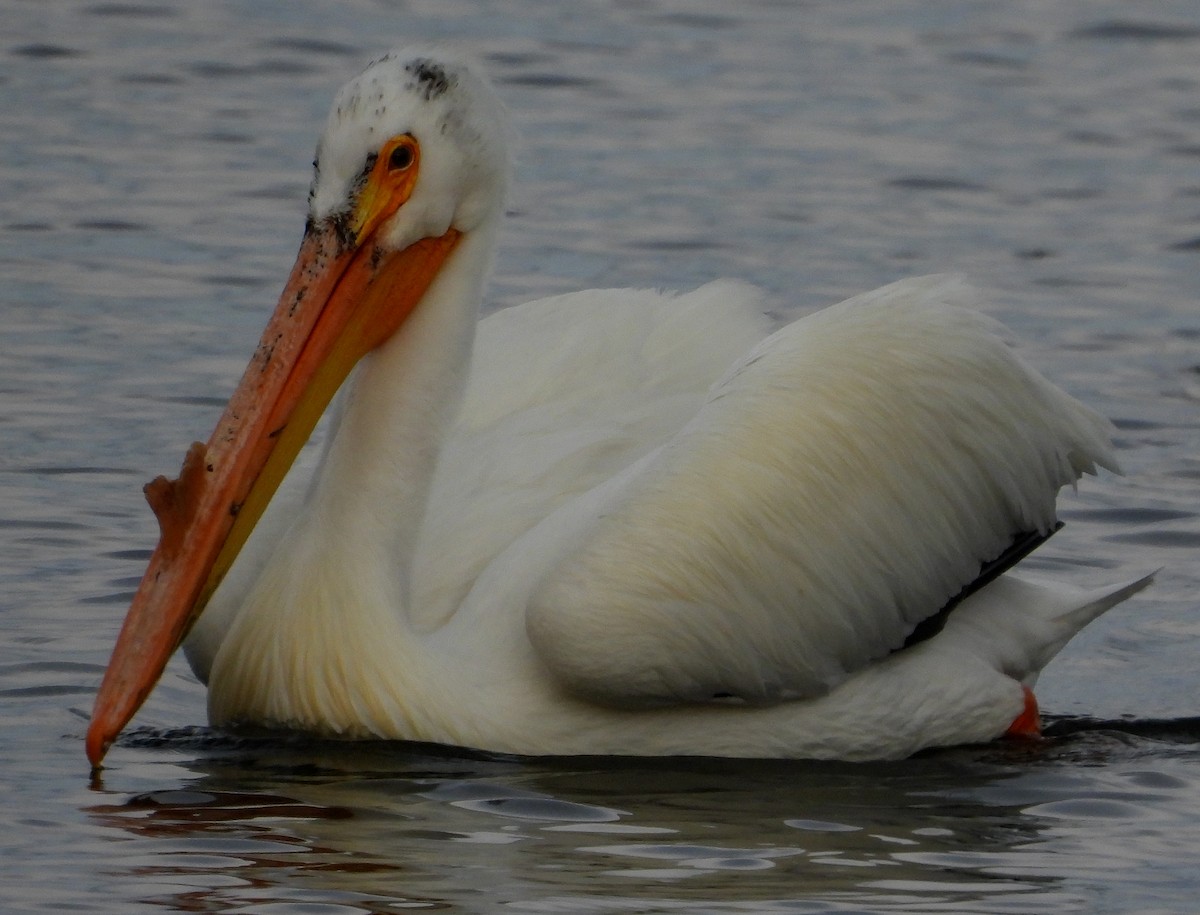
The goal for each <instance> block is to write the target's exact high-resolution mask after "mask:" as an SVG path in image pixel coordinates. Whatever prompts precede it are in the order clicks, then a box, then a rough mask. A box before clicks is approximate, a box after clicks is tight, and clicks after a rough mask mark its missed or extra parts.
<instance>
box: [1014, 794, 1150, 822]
mask: <svg viewBox="0 0 1200 915" xmlns="http://www.w3.org/2000/svg"><path fill="white" fill-rule="evenodd" d="M1024 812H1025V813H1027V814H1030V815H1032V816H1039V817H1053V818H1054V819H1059V820H1143V819H1148V818H1149V819H1154V815H1153V814H1151V813H1148V811H1147V810H1146V808H1145V807H1144V806H1143V805H1141V804H1130V803H1127V802H1125V801H1118V800H1113V799H1111V798H1102V797H1078V798H1071V799H1069V800H1065V801H1049V802H1048V803H1045V804H1035V805H1034V806H1033V807H1026V808H1025V811H1024Z"/></svg>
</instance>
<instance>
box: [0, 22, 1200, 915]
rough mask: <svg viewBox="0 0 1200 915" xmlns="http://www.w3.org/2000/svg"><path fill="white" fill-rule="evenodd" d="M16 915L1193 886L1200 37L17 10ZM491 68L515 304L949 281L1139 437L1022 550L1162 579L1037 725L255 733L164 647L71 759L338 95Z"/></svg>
mask: <svg viewBox="0 0 1200 915" xmlns="http://www.w3.org/2000/svg"><path fill="white" fill-rule="evenodd" d="M3 19H4V29H3V33H2V40H0V188H2V190H3V192H2V193H0V314H2V315H3V326H2V329H0V429H2V432H3V442H4V449H3V456H2V457H0V556H3V557H4V558H3V561H2V562H0V697H3V704H2V705H0V798H2V799H3V803H4V806H5V810H6V811H7V822H8V824H9V828H8V829H6V830H4V831H3V835H2V837H0V870H2V871H3V873H2V875H0V907H3V908H5V909H6V910H12V911H37V910H49V911H61V910H64V909H67V908H70V909H72V910H77V911H100V912H109V911H121V912H133V911H141V910H145V911H163V910H167V911H173V910H177V911H238V912H253V913H281V912H321V913H326V912H329V913H334V912H338V913H340V912H394V911H402V910H407V909H434V910H451V911H464V912H493V911H506V910H508V911H517V912H676V911H681V912H737V911H748V912H772V911H779V912H824V911H854V912H862V911H920V912H930V911H948V912H971V911H979V912H984V911H987V912H1003V911H1050V910H1053V911H1061V912H1069V911H1078V912H1096V911H1111V912H1126V911H1164V912H1165V911H1177V912H1186V911H1191V910H1193V908H1194V898H1195V895H1196V892H1197V890H1198V889H1200V886H1198V883H1197V880H1196V877H1195V869H1194V860H1195V852H1194V849H1195V848H1197V847H1200V828H1198V827H1197V825H1196V824H1197V823H1200V816H1198V814H1200V761H1198V757H1197V725H1196V722H1195V719H1194V718H1193V716H1195V715H1197V714H1198V713H1200V710H1198V705H1200V703H1198V702H1197V698H1198V694H1200V689H1198V684H1200V677H1198V675H1197V674H1196V670H1195V664H1194V657H1195V654H1196V646H1197V642H1198V639H1200V617H1198V615H1197V614H1198V610H1200V598H1198V597H1197V595H1198V594H1200V562H1198V561H1197V556H1198V548H1200V515H1198V512H1200V508H1198V507H1200V304H1198V303H1200V269H1198V264H1200V260H1198V259H1200V101H1198V99H1200V92H1198V89H1200V12H1197V10H1196V8H1195V5H1194V4H1193V3H1190V2H1183V0H1180V2H1165V0H1164V2H1148V3H1141V4H1138V5H1136V7H1135V6H1131V5H1130V4H1127V3H1117V2H1104V0H1063V2H1059V3H1055V4H1043V3H1032V2H1031V3H1023V2H1017V3H1009V4H980V3H973V2H961V3H959V2H943V3H937V4H929V3H923V2H917V0H912V2H886V3H885V2H882V0H880V2H860V3H854V4H845V3H838V2H835V0H828V2H816V3H808V4H791V3H769V2H759V3H748V4H741V5H738V6H736V7H735V6H733V5H730V4H727V3H717V2H715V0H714V2H687V3H685V2H683V0H677V2H667V0H657V2H655V0H651V2H639V3H600V2H588V3H579V4H545V3H538V2H535V0H501V2H491V3H486V4H485V3H482V2H468V0H438V2H434V0H423V2H409V3H399V2H395V3H393V2H368V0H352V2H345V3H340V4H338V5H336V7H333V6H330V5H328V4H321V3H316V2H307V0H301V2H295V3H288V4H269V5H268V4H253V3H248V2H241V3H239V2H219V3H211V4H170V3H167V2H162V0H146V2H136V3H104V2H76V0H61V2H58V3H55V4H33V3H23V4H22V3H7V4H5V9H4V16H3ZM428 39H438V40H440V39H453V40H458V41H464V42H467V43H469V44H470V45H471V47H472V48H473V49H474V50H475V51H476V53H477V54H479V55H480V56H482V57H483V58H484V59H485V60H486V61H487V62H488V64H489V67H490V69H491V71H492V73H493V75H494V76H495V77H496V79H497V82H498V84H499V89H500V92H501V94H502V95H503V97H504V98H505V100H506V102H507V103H508V104H509V106H510V107H511V109H512V111H513V116H514V119H515V121H516V122H517V124H518V127H519V129H520V132H521V144H520V150H521V151H520V158H519V162H518V172H517V185H516V190H515V192H514V196H513V199H512V204H511V218H510V222H509V226H508V230H507V234H506V237H505V240H504V243H503V247H502V251H501V254H500V258H499V262H498V265H497V272H496V279H495V283H494V284H493V291H492V295H491V299H490V301H489V307H499V306H502V305H505V304H511V303H515V302H519V301H523V300H525V299H528V298H531V297H534V296H538V295H542V294H548V293H552V292H558V291H566V290H570V289H575V288H580V287H587V286H629V285H650V286H664V287H681V288H687V287H690V286H693V285H696V284H698V283H700V282H703V281H705V280H708V279H712V278H715V277H720V276H733V277H740V278H744V279H751V280H753V281H754V282H756V283H758V284H760V285H762V286H763V287H764V288H765V289H766V290H767V291H768V293H769V294H770V296H771V300H772V302H773V307H774V310H775V311H776V313H777V314H778V315H779V316H780V318H781V319H782V318H783V317H785V316H787V315H789V314H800V313H803V312H806V311H808V310H811V309H813V308H817V307H820V306H821V305H824V304H828V303H831V302H833V301H836V300H838V299H840V298H843V297H845V296H847V295H850V294H853V293H855V292H858V291H861V290H863V289H867V288H871V287H874V286H878V285H880V284H882V283H885V282H888V281H890V280H893V279H897V278H900V277H902V276H907V275H913V274H920V273H928V272H935V271H945V270H953V271H961V272H964V273H966V274H968V275H969V276H970V277H972V279H974V280H975V281H976V282H977V283H979V284H980V285H981V286H983V287H985V288H987V289H988V290H989V299H988V303H989V304H988V310H989V311H991V312H992V313H993V314H995V315H996V316H997V317H998V318H1000V319H1001V320H1003V321H1004V322H1005V323H1007V324H1008V325H1009V326H1010V327H1011V328H1012V329H1013V331H1014V333H1015V335H1016V336H1018V337H1019V338H1021V339H1022V340H1023V341H1024V344H1023V352H1025V353H1026V355H1027V356H1028V357H1029V358H1030V359H1031V360H1032V361H1033V362H1034V363H1035V364H1037V365H1038V366H1039V367H1040V368H1042V369H1043V370H1044V371H1045V372H1047V373H1048V374H1049V375H1050V376H1051V377H1053V378H1054V379H1055V380H1056V381H1058V382H1059V383H1060V384H1062V385H1064V386H1065V387H1066V388H1067V389H1069V390H1070V391H1072V392H1073V393H1074V394H1076V395H1078V396H1080V397H1081V398H1083V399H1084V400H1086V401H1087V402H1089V403H1091V404H1093V405H1095V406H1096V407H1098V408H1099V409H1101V410H1103V411H1104V412H1105V413H1107V414H1108V415H1109V416H1111V417H1113V419H1114V420H1115V421H1116V423H1117V426H1118V429H1119V442H1118V444H1119V447H1120V456H1121V461H1122V464H1123V467H1124V469H1125V471H1126V475H1125V476H1124V477H1115V476H1112V475H1104V476H1103V477H1101V478H1100V479H1099V480H1086V481H1085V482H1084V483H1083V484H1082V485H1081V487H1080V489H1079V492H1078V493H1077V494H1074V495H1072V494H1070V493H1067V494H1064V498H1063V502H1062V515H1063V517H1064V519H1065V520H1066V521H1067V527H1066V529H1065V530H1064V531H1063V532H1062V533H1061V534H1059V535H1058V536H1056V537H1055V538H1054V540H1053V541H1051V543H1049V544H1048V545H1047V546H1046V547H1044V548H1043V549H1042V550H1040V551H1039V552H1038V553H1037V554H1036V555H1035V556H1033V557H1031V559H1030V560H1029V561H1028V565H1029V567H1030V568H1031V570H1033V571H1035V572H1038V573H1042V574H1046V575H1053V576H1055V577H1058V578H1061V579H1064V580H1069V581H1075V582H1077V583H1080V584H1085V583H1089V582H1097V581H1110V580H1118V579H1121V578H1125V577H1132V576H1133V575H1135V574H1138V573H1140V572H1142V571H1146V570H1149V569H1153V568H1157V567H1160V566H1161V567H1163V569H1164V570H1163V572H1162V573H1161V574H1160V576H1159V580H1158V583H1157V585H1156V587H1155V588H1154V589H1153V590H1152V591H1149V592H1145V593H1144V594H1143V595H1139V596H1138V597H1137V598H1135V599H1134V600H1132V601H1130V602H1129V603H1128V604H1127V605H1124V606H1123V607H1121V608H1120V609H1118V610H1116V611H1114V612H1113V613H1111V614H1110V615H1109V616H1107V617H1106V618H1104V619H1102V620H1101V621H1099V622H1098V623H1097V624H1095V625H1094V626H1092V627H1091V628H1089V629H1088V630H1087V631H1086V632H1085V633H1084V634H1082V635H1081V636H1080V637H1079V638H1078V639H1077V640H1076V641H1074V642H1073V643H1072V644H1071V645H1070V646H1069V647H1068V648H1067V650H1066V651H1065V652H1064V654H1063V655H1062V656H1061V657H1060V658H1059V659H1057V660H1056V661H1055V663H1054V664H1053V665H1052V667H1051V668H1050V670H1049V671H1048V672H1047V673H1046V675H1045V677H1044V678H1043V681H1042V683H1041V685H1040V687H1039V695H1040V697H1041V699H1042V703H1043V707H1044V708H1045V709H1046V710H1047V711H1048V712H1049V713H1050V714H1051V715H1052V716H1053V717H1054V720H1055V724H1054V727H1053V728H1052V733H1053V734H1055V735H1056V736H1053V737H1052V738H1051V739H1050V740H1048V741H1047V742H1046V743H1044V744H1042V745H1036V746H1035V745H1017V746H1012V745H1002V746H994V747H985V748H964V749H955V750H948V751H943V752H938V753H932V754H928V755H926V756H924V757H922V758H919V759H915V760H909V761H906V762H903V763H893V764H887V765H871V766H849V765H836V764H821V765H814V764H805V763H747V762H738V763H731V762H724V761H713V760H692V761H688V760H673V761H645V762H633V761H626V762H613V761H611V760H575V761H528V760H508V759H493V758H487V757H478V756H474V755H470V754H466V755H464V754H452V753H447V752H446V751H443V750H438V749H436V748H429V747H413V746H403V745H375V746H339V745H336V744H314V743H311V742H304V741H292V740H279V739H273V738H263V739H250V738H236V739H235V738H230V737H227V736H223V735H219V734H213V733H212V732H209V731H208V730H207V729H206V728H204V727H203V722H204V698H203V690H202V689H201V688H200V687H199V686H198V685H197V684H196V683H195V682H194V680H193V679H192V677H191V676H190V673H189V672H188V671H187V669H186V665H184V664H182V663H180V662H179V661H176V662H173V664H172V666H171V667H170V668H169V669H168V672H167V675H166V677H165V678H164V680H163V683H162V684H161V685H160V687H159V689H158V691H157V692H156V693H155V695H154V696H153V698H152V699H151V701H150V703H149V704H148V705H147V707H146V709H145V710H144V711H143V712H142V713H141V715H139V717H138V719H137V724H138V729H137V730H135V731H134V732H132V733H131V734H130V735H129V736H128V737H127V738H126V739H125V740H124V742H123V743H122V744H121V745H120V746H118V747H117V748H115V749H114V751H113V753H112V754H111V756H110V767H109V768H108V769H107V770H106V771H105V773H104V775H103V778H102V779H100V780H98V781H95V782H89V780H88V778H87V772H86V765H85V763H84V759H83V747H82V736H83V732H84V730H85V728H86V716H87V714H88V712H89V710H90V706H91V696H92V693H93V691H94V689H95V686H96V684H97V683H98V681H99V677H100V674H101V671H102V669H103V665H104V663H105V661H106V660H107V656H108V652H109V650H110V648H111V645H112V642H113V639H114V638H115V635H116V631H117V628H118V626H119V622H120V619H121V618H122V616H123V614H124V611H125V607H126V605H127V603H128V600H129V598H130V596H131V593H132V590H133V588H134V587H135V585H136V582H137V579H138V578H139V577H140V575H141V571H142V568H143V567H144V564H145V561H146V559H147V557H148V555H149V548H150V547H151V546H152V545H153V542H154V538H155V531H154V522H153V519H152V518H151V516H150V513H149V511H148V510H147V509H146V508H145V506H144V504H143V503H142V500H141V496H140V492H139V489H140V486H141V485H142V483H143V482H144V481H145V480H147V479H149V478H150V477H152V476H154V475H155V474H158V473H162V472H168V473H171V472H173V471H174V470H175V468H176V467H177V466H178V463H179V460H180V457H181V456H182V454H183V451H184V449H185V447H186V446H187V444H188V443H189V442H190V441H192V440H193V439H195V438H205V437H206V436H207V434H208V431H209V429H210V428H211V425H212V423H213V422H214V421H215V418H216V415H217V413H218V412H219V410H220V407H221V405H222V404H223V401H224V398H225V396H226V395H227V394H228V393H229V391H230V390H231V388H232V385H233V383H234V382H235V380H236V378H237V376H238V375H239V373H240V370H241V368H242V365H243V364H244V361H245V359H246V357H247V356H248V355H249V352H250V349H251V347H252V345H253V343H254V341H255V340H256V338H257V333H258V330H259V329H260V327H261V325H262V322H263V321H264V319H265V315H266V313H267V311H268V310H269V308H270V306H271V305H272V303H273V301H274V296H275V294H276V292H277V290H278V287H279V286H280V284H281V283H282V280H283V277H284V276H285V274H286V271H287V269H288V267H289V266H290V263H291V258H292V256H293V255H294V253H295V247H296V244H297V242H298V240H299V235H300V231H301V227H302V224H303V218H304V212H303V204H304V196H305V192H306V190H307V184H308V180H309V174H308V167H309V163H310V161H311V158H312V150H313V146H314V143H315V138H316V134H317V131H318V130H319V128H320V125H321V124H322V123H323V119H324V115H325V110H326V106H327V105H328V102H329V100H330V98H331V96H332V93H333V92H334V90H335V89H336V88H337V86H339V85H340V84H341V83H342V82H343V81H344V80H345V79H347V78H348V77H349V76H350V75H352V74H353V73H354V72H356V71H357V70H358V69H359V67H360V66H361V65H362V64H363V62H364V61H365V60H366V59H368V58H369V57H370V56H372V55H374V54H376V53H378V52H380V51H382V50H384V49H385V48H386V47H388V46H390V45H392V44H395V43H399V42H402V41H407V40H428Z"/></svg>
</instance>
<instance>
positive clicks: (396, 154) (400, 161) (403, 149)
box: [387, 142, 417, 172]
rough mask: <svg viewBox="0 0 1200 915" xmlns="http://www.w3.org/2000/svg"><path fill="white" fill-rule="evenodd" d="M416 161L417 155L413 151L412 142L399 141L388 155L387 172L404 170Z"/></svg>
mask: <svg viewBox="0 0 1200 915" xmlns="http://www.w3.org/2000/svg"><path fill="white" fill-rule="evenodd" d="M416 161H417V155H416V153H415V152H413V148H412V144H411V142H409V143H400V144H398V145H397V146H396V148H395V149H393V150H392V152H391V155H389V156H388V164H387V167H388V171H389V172H404V171H408V169H410V168H412V166H413V163H414V162H416Z"/></svg>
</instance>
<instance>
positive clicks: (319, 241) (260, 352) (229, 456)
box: [87, 137, 459, 767]
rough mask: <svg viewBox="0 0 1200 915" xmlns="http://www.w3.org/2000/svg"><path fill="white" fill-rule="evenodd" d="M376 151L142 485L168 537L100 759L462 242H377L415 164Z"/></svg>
mask: <svg viewBox="0 0 1200 915" xmlns="http://www.w3.org/2000/svg"><path fill="white" fill-rule="evenodd" d="M401 142H406V143H411V144H413V146H414V148H415V141H413V140H412V138H411V137H401V138H397V140H394V141H392V143H393V144H398V143H401ZM385 148H386V147H385ZM380 159H382V160H384V161H383V162H382V163H380V164H379V165H378V166H377V167H376V168H375V170H374V171H373V172H370V173H369V174H368V175H366V176H365V184H364V187H363V188H362V190H361V192H360V194H359V197H358V198H357V200H358V205H357V206H356V207H355V209H354V210H353V211H352V212H351V213H350V214H348V217H342V218H339V219H332V218H331V219H327V220H325V221H323V222H321V223H317V224H314V225H312V226H310V227H309V230H308V231H307V232H306V234H305V237H304V241H303V243H302V245H301V247H300V252H299V255H298V256H297V259H296V264H295V266H294V267H293V268H292V273H291V276H290V277H289V279H288V281H287V285H286V286H285V287H284V291H283V294H282V296H281V297H280V299H279V304H278V305H277V306H276V309H275V312H274V314H273V315H272V317H271V319H270V321H269V323H268V324H267V328H266V330H265V331H264V332H263V335H262V339H261V340H260V341H259V344H258V348H257V349H256V350H255V352H254V356H253V357H252V359H251V360H250V365H249V366H248V367H247V369H246V372H245V374H244V375H243V376H242V379H241V382H240V383H239V384H238V387H237V390H236V391H235V392H234V394H233V397H232V398H231V399H230V401H229V405H228V406H227V407H226V409H225V412H224V414H223V415H222V417H221V420H220V422H218V423H217V427H216V429H215V430H214V431H213V434H212V437H211V438H210V439H209V441H208V444H207V445H205V444H201V443H199V442H197V443H195V444H193V445H192V447H191V448H190V449H189V450H188V453H187V456H186V457H185V458H184V462H183V469H182V470H181V472H180V475H179V478H178V479H176V480H168V479H166V478H165V477H159V478H157V479H155V480H154V481H153V482H151V483H149V484H148V485H147V486H146V498H147V500H148V501H149V503H150V506H151V507H152V508H153V510H154V513H155V515H156V516H157V518H158V522H159V527H160V531H161V533H160V539H159V542H158V546H157V548H156V549H155V551H154V554H153V556H152V557H151V559H150V564H149V567H148V568H147V570H146V574H145V576H144V577H143V579H142V582H141V585H140V586H139V588H138V590H137V593H136V594H135V596H134V599H133V603H132V604H131V605H130V608H129V612H128V614H127V616H126V618H125V623H124V626H123V627H122V629H121V633H120V636H119V637H118V639H117V644H116V647H115V648H114V650H113V655H112V659H111V660H110V662H109V665H108V669H107V671H106V672H105V675H104V679H103V682H102V683H101V685H100V690H99V693H98V694H97V696H96V704H95V709H94V711H93V713H92V721H91V726H90V727H89V729H88V734H87V754H88V759H89V760H90V761H91V763H92V765H93V767H97V766H99V765H100V763H101V761H102V760H103V758H104V755H105V753H106V752H107V750H108V748H109V746H110V745H111V744H112V742H113V740H115V739H116V737H117V735H118V734H119V733H120V731H121V729H122V728H124V727H125V725H126V724H127V723H128V722H129V720H130V719H131V718H132V717H133V715H134V714H135V713H136V712H137V710H138V708H139V707H140V706H141V704H142V703H143V702H144V701H145V699H146V697H147V696H148V695H149V694H150V691H151V690H152V689H153V688H154V685H155V684H156V683H157V682H158V679H159V677H160V676H161V675H162V672H163V670H164V668H165V667H166V665H167V661H168V660H169V659H170V657H171V655H172V653H173V652H174V651H175V649H176V648H177V647H178V646H179V644H180V643H181V642H182V641H183V638H184V636H185V635H186V634H187V631H188V629H189V628H190V627H191V624H192V622H193V621H194V620H195V619H196V618H197V617H198V616H199V615H200V612H201V611H202V610H203V609H204V606H205V604H206V603H207V602H208V599H209V597H211V595H212V593H213V592H214V591H215V590H216V588H217V586H218V585H219V584H220V583H221V580H222V578H223V577H224V575H225V573H226V572H227V571H228V570H229V567H230V566H231V565H232V564H233V561H234V559H235V558H236V557H237V554H238V552H239V551H240V550H241V548H242V546H243V545H244V544H245V542H246V538H247V537H248V536H249V534H250V532H251V531H252V530H253V529H254V526H255V524H256V523H257V522H258V519H259V518H260V517H261V516H262V513H263V510H264V509H265V508H266V506H267V504H268V503H269V502H270V500H271V497H272V496H273V495H274V493H275V490H276V489H277V487H278V486H279V483H280V482H281V481H282V479H283V477H284V475H285V474H286V473H287V470H288V468H289V467H291V465H292V462H293V461H294V460H295V457H296V455H297V453H298V452H299V451H300V449H301V447H302V446H303V445H304V443H305V442H306V441H307V440H308V437H309V435H310V434H311V433H312V430H313V427H314V426H315V425H316V423H317V421H318V420H319V419H320V417H321V414H322V413H323V412H324V410H325V408H326V406H327V405H328V404H329V401H330V400H331V399H332V397H333V395H334V394H335V393H336V392H337V389H338V387H339V386H340V385H341V383H342V381H343V380H344V379H345V377H346V376H347V375H348V374H349V372H350V370H351V369H352V368H353V367H354V365H355V364H356V363H357V362H358V360H359V359H360V358H361V357H362V356H363V355H365V354H366V353H368V352H370V351H371V350H372V349H374V348H375V347H376V346H378V345H379V344H381V343H382V342H383V341H385V340H386V339H388V338H389V337H390V336H391V335H392V334H394V333H395V332H396V330H397V329H398V328H399V327H400V325H401V324H402V323H403V322H404V320H405V318H407V317H408V315H409V314H410V313H411V312H412V310H413V309H414V308H415V307H416V306H417V304H418V303H419V302H420V300H421V298H422V297H423V296H424V294H425V291H426V290H427V289H428V288H429V285H430V284H431V283H432V281H433V279H434V277H435V276H436V275H437V273H438V270H439V268H440V267H441V265H442V263H443V262H444V261H445V259H446V258H447V257H448V256H449V255H450V253H451V252H452V251H453V250H454V248H455V245H456V244H457V242H458V239H459V232H458V231H457V230H455V229H450V230H449V231H448V232H447V233H446V234H445V235H442V236H440V237H436V238H426V239H424V240H421V241H418V242H416V243H414V244H412V245H410V246H409V247H407V248H403V249H401V250H398V251H388V250H385V249H383V248H381V247H380V245H379V242H378V239H377V237H376V235H377V229H378V228H379V226H380V225H381V224H382V223H383V221H384V220H385V219H386V217H387V216H389V215H390V214H391V213H393V212H395V209H396V208H397V207H399V206H400V205H402V204H403V203H404V201H405V200H406V199H407V197H408V194H409V193H410V192H411V189H412V185H413V183H414V182H415V167H413V166H414V165H415V162H414V161H405V163H404V165H405V171H406V174H405V175H403V176H399V178H398V177H397V176H396V175H393V174H389V173H388V172H387V169H386V161H387V160H386V158H385V157H383V156H381V157H380ZM393 161H394V160H393Z"/></svg>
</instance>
